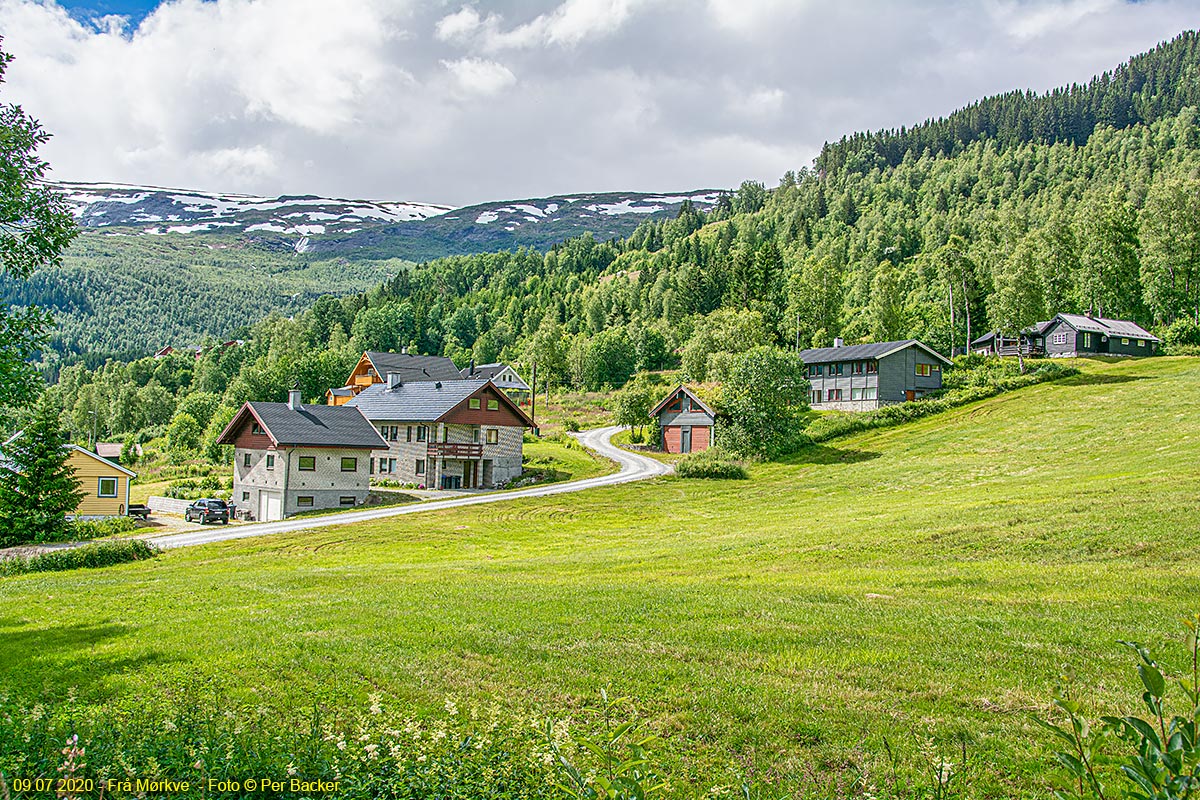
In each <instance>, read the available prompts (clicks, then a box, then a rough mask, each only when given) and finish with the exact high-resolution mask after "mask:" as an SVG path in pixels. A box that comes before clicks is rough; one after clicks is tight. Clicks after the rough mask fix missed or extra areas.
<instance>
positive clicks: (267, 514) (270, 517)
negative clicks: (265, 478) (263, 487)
mask: <svg viewBox="0 0 1200 800" xmlns="http://www.w3.org/2000/svg"><path fill="white" fill-rule="evenodd" d="M258 518H259V519H260V520H262V521H263V522H274V521H275V520H280V519H283V494H282V493H280V492H259V495H258Z"/></svg>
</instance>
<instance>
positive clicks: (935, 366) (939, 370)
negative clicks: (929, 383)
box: [931, 364, 942, 372]
mask: <svg viewBox="0 0 1200 800" xmlns="http://www.w3.org/2000/svg"><path fill="white" fill-rule="evenodd" d="M931 369H933V371H934V372H941V371H942V366H941V364H934V365H933V367H932V368H931Z"/></svg>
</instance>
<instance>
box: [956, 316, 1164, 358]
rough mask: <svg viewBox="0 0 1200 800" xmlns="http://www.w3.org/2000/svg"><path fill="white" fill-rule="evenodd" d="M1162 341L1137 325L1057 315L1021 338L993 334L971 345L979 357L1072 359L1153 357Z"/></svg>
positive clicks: (1102, 319)
mask: <svg viewBox="0 0 1200 800" xmlns="http://www.w3.org/2000/svg"><path fill="white" fill-rule="evenodd" d="M1161 344H1162V342H1161V340H1160V339H1159V338H1158V337H1157V336H1155V335H1154V334H1152V333H1150V332H1149V331H1147V330H1146V329H1145V328H1143V327H1141V326H1140V325H1138V324H1137V323H1136V322H1130V321H1128V320H1123V319H1104V318H1103V317H1090V316H1087V315H1085V314H1058V315H1057V316H1055V317H1054V318H1053V319H1049V320H1046V321H1045V322H1038V323H1036V324H1034V325H1031V326H1030V327H1028V328H1026V329H1025V330H1023V331H1021V336H1020V338H1019V339H1018V338H1013V337H1002V336H1000V335H999V334H998V333H997V332H996V331H990V332H988V333H985V334H984V335H983V336H980V337H979V338H978V339H976V340H975V341H973V342H971V352H972V353H978V354H980V355H999V356H1015V355H1017V349H1018V347H1019V348H1020V352H1021V354H1022V355H1025V356H1051V357H1055V356H1057V357H1072V356H1090V355H1113V356H1152V355H1154V354H1155V353H1156V352H1158V347H1159V345H1161Z"/></svg>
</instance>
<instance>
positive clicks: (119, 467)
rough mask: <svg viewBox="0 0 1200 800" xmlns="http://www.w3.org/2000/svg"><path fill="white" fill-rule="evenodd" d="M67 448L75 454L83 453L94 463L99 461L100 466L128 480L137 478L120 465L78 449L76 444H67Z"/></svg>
mask: <svg viewBox="0 0 1200 800" xmlns="http://www.w3.org/2000/svg"><path fill="white" fill-rule="evenodd" d="M67 447H69V448H71V449H72V450H74V451H76V452H77V453H83V454H84V455H85V456H87V457H88V458H90V459H93V460H94V461H99V462H100V463H101V464H105V465H107V466H110V467H112V468H113V469H115V470H118V471H120V472H123V473H125V474H126V475H128V476H129V477H130V478H136V477H137V473H136V472H134V471H133V470H131V469H126V468H125V467H122V466H121V465H120V464H118V463H117V462H115V461H109V460H108V459H107V458H105V457H104V456H102V455H98V454H96V453H93V452H92V451H91V450H88V449H87V448H86V447H80V446H79V445H77V444H69V445H67Z"/></svg>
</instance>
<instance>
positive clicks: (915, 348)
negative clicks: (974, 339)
mask: <svg viewBox="0 0 1200 800" xmlns="http://www.w3.org/2000/svg"><path fill="white" fill-rule="evenodd" d="M800 358H801V360H803V361H804V365H805V367H806V373H807V375H808V382H809V385H810V394H809V404H810V405H811V406H812V408H813V409H814V410H817V411H823V410H830V411H872V410H874V409H876V408H879V407H880V406H885V405H892V404H895V403H903V402H906V401H908V400H916V399H917V398H919V397H921V396H922V395H925V394H928V393H929V392H933V391H937V390H938V389H941V388H942V368H943V367H947V366H950V363H951V362H950V359H948V358H946V357H945V356H943V355H942V354H940V353H938V352H937V351H936V350H934V349H933V348H931V347H929V346H928V345H926V344H924V343H922V342H919V341H917V340H916V339H905V340H903V341H899V342H872V343H870V344H853V345H844V344H842V340H841V339H834V344H833V347H818V348H814V349H812V350H803V351H801V352H800Z"/></svg>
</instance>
